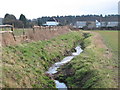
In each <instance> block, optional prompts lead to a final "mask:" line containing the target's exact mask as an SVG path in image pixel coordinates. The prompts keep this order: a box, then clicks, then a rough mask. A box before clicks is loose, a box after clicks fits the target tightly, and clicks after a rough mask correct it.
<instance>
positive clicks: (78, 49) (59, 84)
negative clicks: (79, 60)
mask: <svg viewBox="0 0 120 90" xmlns="http://www.w3.org/2000/svg"><path fill="white" fill-rule="evenodd" d="M75 50H76V52H73V53H72V55H71V56H67V57H65V58H64V59H63V60H62V61H60V62H56V63H55V64H53V65H52V67H50V68H49V70H48V71H47V72H46V73H48V74H49V75H51V76H52V75H53V74H55V73H57V72H58V71H57V69H58V68H60V66H61V65H64V64H66V63H68V62H70V61H71V60H72V59H73V58H74V57H75V56H77V55H79V54H80V53H81V52H82V51H83V50H82V49H81V46H77V47H76V48H75ZM54 82H55V84H56V88H58V90H59V89H61V88H64V89H66V90H67V86H66V85H65V83H63V82H59V81H58V80H54Z"/></svg>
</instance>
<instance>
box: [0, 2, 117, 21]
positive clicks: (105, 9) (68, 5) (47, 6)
mask: <svg viewBox="0 0 120 90" xmlns="http://www.w3.org/2000/svg"><path fill="white" fill-rule="evenodd" d="M118 1H119V0H2V1H0V3H1V5H0V17H4V15H5V14H6V13H9V14H14V15H15V16H16V17H17V18H19V16H20V14H21V13H22V14H24V15H25V16H26V17H27V18H28V19H33V18H38V17H41V16H57V15H63V16H64V15H83V14H84V15H87V14H98V15H99V14H103V15H105V14H107V15H108V14H118Z"/></svg>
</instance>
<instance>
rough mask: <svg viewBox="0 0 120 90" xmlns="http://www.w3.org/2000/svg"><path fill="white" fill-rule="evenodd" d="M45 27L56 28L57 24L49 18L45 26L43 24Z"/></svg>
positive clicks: (53, 19)
mask: <svg viewBox="0 0 120 90" xmlns="http://www.w3.org/2000/svg"><path fill="white" fill-rule="evenodd" d="M43 25H45V26H57V25H59V22H58V21H57V20H56V19H55V18H50V19H49V20H47V21H46V24H43Z"/></svg>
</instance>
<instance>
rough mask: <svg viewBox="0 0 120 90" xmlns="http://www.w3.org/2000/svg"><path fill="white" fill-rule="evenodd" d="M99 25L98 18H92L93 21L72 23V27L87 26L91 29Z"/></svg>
mask: <svg viewBox="0 0 120 90" xmlns="http://www.w3.org/2000/svg"><path fill="white" fill-rule="evenodd" d="M100 26H101V23H100V22H99V21H98V20H96V21H95V20H93V21H76V23H75V24H74V26H73V27H74V28H81V29H83V28H89V29H93V28H96V27H97V28H98V27H100Z"/></svg>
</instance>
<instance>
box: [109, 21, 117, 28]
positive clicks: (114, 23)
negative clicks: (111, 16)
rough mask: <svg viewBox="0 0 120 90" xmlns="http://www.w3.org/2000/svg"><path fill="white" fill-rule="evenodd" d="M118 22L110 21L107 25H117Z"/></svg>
mask: <svg viewBox="0 0 120 90" xmlns="http://www.w3.org/2000/svg"><path fill="white" fill-rule="evenodd" d="M117 26H118V22H117V21H110V22H108V23H107V27H117Z"/></svg>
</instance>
